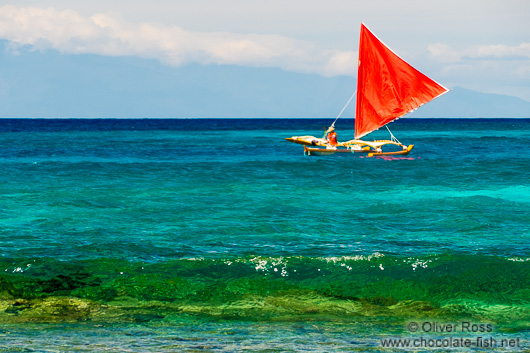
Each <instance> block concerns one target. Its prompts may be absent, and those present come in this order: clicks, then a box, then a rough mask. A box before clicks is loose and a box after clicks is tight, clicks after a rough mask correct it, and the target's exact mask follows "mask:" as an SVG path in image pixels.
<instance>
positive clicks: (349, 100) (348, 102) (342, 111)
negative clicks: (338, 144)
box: [331, 90, 357, 127]
mask: <svg viewBox="0 0 530 353" xmlns="http://www.w3.org/2000/svg"><path fill="white" fill-rule="evenodd" d="M355 93H357V90H355V92H353V94H352V95H351V97H350V99H348V101H347V102H346V105H345V106H344V108H342V110H341V111H340V113H339V115H337V118H336V119H335V121H334V122H333V124H331V126H333V127H335V123H336V122H337V120H339V118H340V116H341V115H342V113H344V111H345V110H346V108H347V107H348V105H349V104H350V102H351V100H352V99H353V97H354V96H355Z"/></svg>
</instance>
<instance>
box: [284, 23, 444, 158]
mask: <svg viewBox="0 0 530 353" xmlns="http://www.w3.org/2000/svg"><path fill="white" fill-rule="evenodd" d="M358 64H359V66H358V71H357V90H356V92H354V93H353V95H352V96H351V97H350V99H349V100H348V102H347V103H346V105H345V106H344V108H342V111H341V112H340V113H339V115H338V116H337V118H336V119H335V121H334V122H333V124H331V127H330V129H328V132H329V131H330V130H333V129H331V128H334V127H335V122H336V121H337V119H338V118H339V117H340V116H341V114H342V113H343V112H344V110H345V109H346V107H347V106H348V104H349V103H350V102H351V100H352V99H353V97H354V96H355V94H356V93H357V106H356V108H355V139H353V140H349V141H346V142H337V143H336V144H335V142H336V141H333V144H331V143H330V142H329V141H328V140H327V139H326V138H318V137H314V136H293V137H288V138H286V140H287V141H289V142H293V143H297V144H301V145H304V153H305V154H306V155H308V156H312V155H317V156H325V155H332V154H335V153H364V154H367V156H368V157H374V156H389V155H390V156H392V155H407V154H409V153H410V151H411V150H412V148H413V147H414V145H408V146H406V145H403V144H402V143H401V142H399V141H398V139H396V138H395V137H394V135H393V134H392V132H391V131H390V129H388V126H386V125H387V124H389V123H391V122H392V121H394V120H396V119H399V118H401V117H402V116H403V115H405V114H407V113H409V112H411V111H413V110H415V109H416V108H418V107H420V106H421V105H423V104H425V103H427V102H429V101H431V100H433V99H435V98H436V97H439V96H441V95H442V94H444V93H446V92H448V91H449V90H448V89H447V88H445V87H444V86H442V85H440V84H439V83H437V82H435V81H434V80H432V79H430V78H429V77H427V76H425V75H424V74H422V73H421V72H419V71H418V70H416V69H415V68H413V67H412V66H410V65H409V64H408V63H407V62H405V61H404V60H403V59H401V58H400V57H399V56H398V55H397V54H396V53H394V52H393V51H392V50H391V49H390V48H388V47H387V46H386V45H385V44H384V43H383V42H381V40H379V38H377V37H376V36H375V35H374V34H373V33H372V32H371V31H370V30H369V29H368V28H367V27H366V26H365V25H364V24H362V23H361V36H360V41H359V62H358ZM383 126H386V128H387V129H388V132H390V137H391V139H390V140H378V141H363V140H361V139H360V138H361V137H363V136H365V135H368V134H369V133H371V132H373V131H375V130H377V129H379V128H381V127H383ZM383 147H385V148H387V147H388V148H389V150H388V151H383Z"/></svg>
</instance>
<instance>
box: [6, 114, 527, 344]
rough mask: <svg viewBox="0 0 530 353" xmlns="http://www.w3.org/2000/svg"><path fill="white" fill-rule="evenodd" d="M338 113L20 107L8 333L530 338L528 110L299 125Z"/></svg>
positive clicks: (136, 339) (198, 340) (186, 339)
mask: <svg viewBox="0 0 530 353" xmlns="http://www.w3.org/2000/svg"><path fill="white" fill-rule="evenodd" d="M326 123H328V122H327V121H320V120H311V119H308V120H274V119H270V120H251V119H248V120H244V119H243V120H230V119H225V120H222V119H221V120H193V119H189V120H149V119H147V120H101V121H100V120H30V119H29V120H3V121H0V142H1V143H2V145H3V146H5V148H3V149H2V150H1V151H0V166H1V167H2V168H1V171H0V195H1V197H0V223H1V227H0V242H1V248H0V255H1V258H0V323H1V324H2V330H3V331H0V334H2V335H3V336H2V339H3V340H4V342H3V343H2V344H3V345H0V349H3V350H4V351H11V350H15V351H16V350H19V351H25V350H26V351H32V350H33V351H35V350H36V351H68V350H69V348H70V349H71V350H80V351H83V350H87V349H90V350H91V351H104V350H122V351H126V350H132V351H175V350H177V351H178V350H184V351H240V350H255V351H290V350H291V351H303V350H305V351H374V352H377V351H387V350H388V349H386V348H383V347H382V343H381V341H380V339H381V338H382V337H393V336H392V335H395V336H397V337H415V336H413V333H411V332H410V330H408V326H407V325H408V324H409V323H410V322H411V321H413V320H415V321H414V322H418V323H420V324H421V323H422V322H436V323H442V324H444V323H445V324H459V323H460V324H461V323H462V322H464V321H465V322H474V323H478V324H491V325H493V327H494V330H493V332H487V333H489V334H492V335H493V334H494V335H495V337H496V338H499V339H501V338H502V337H507V338H514V339H515V338H520V339H521V340H523V341H524V342H525V345H523V348H524V347H528V345H527V341H528V332H529V331H528V329H529V328H530V323H529V320H530V307H529V305H530V299H529V298H530V285H529V284H530V275H529V274H530V271H529V266H530V260H529V259H530V241H529V240H530V230H529V229H530V213H529V212H528V205H529V202H530V201H529V200H530V177H529V175H530V174H529V172H530V157H529V156H530V154H529V152H530V150H529V147H528V144H527V141H528V138H529V137H530V124H529V122H528V120H500V119H499V120H412V119H411V120H408V121H407V120H403V122H402V121H401V120H400V121H399V122H398V123H396V124H394V125H395V126H394V127H393V132H394V134H397V135H398V137H401V136H406V138H407V139H408V140H410V141H405V138H404V137H401V139H402V140H404V141H403V142H404V143H414V144H415V148H414V150H413V152H412V154H411V155H409V156H407V157H404V158H360V157H356V156H331V157H325V158H309V157H304V156H303V154H302V151H301V147H300V146H297V145H292V144H288V143H286V142H285V141H284V140H283V138H284V137H288V136H291V135H306V134H318V131H319V130H318V127H320V126H321V125H322V126H324V125H325V124H326ZM341 124H344V129H342V130H340V126H338V127H339V138H340V137H341V136H343V135H344V136H348V134H349V133H352V131H351V130H348V127H349V126H353V125H352V122H349V121H347V120H345V121H344V122H343V123H341ZM315 127H317V130H318V131H317V132H314V131H315ZM341 134H342V135H341ZM374 138H375V139H378V138H386V135H385V134H384V133H383V132H382V131H378V132H376V133H374ZM448 146H451V149H448ZM59 332H61V335H59V336H57V334H58V333H59ZM423 333H425V334H426V335H428V336H429V337H431V338H432V337H439V338H444V337H445V338H447V337H448V336H447V335H446V333H440V332H423ZM483 333H484V332H482V333H481V332H478V333H477V332H472V333H469V334H470V335H471V336H472V337H473V338H476V337H477V336H476V334H483ZM467 334H468V333H466V332H458V335H460V336H459V337H464V336H465V337H467V336H466V335H467ZM411 335H412V336H411ZM468 336H469V335H468ZM471 336H469V337H471ZM265 341H268V342H270V345H266V344H264V343H263V342H265ZM289 342H291V343H292V342H295V343H296V344H295V343H293V344H294V345H293V346H292V347H291V346H289ZM83 344H85V346H83ZM42 347H44V348H42ZM61 347H62V348H61ZM83 347H85V348H83ZM86 347H89V348H86ZM293 347H294V348H293ZM157 348H158V349H157ZM424 348H425V347H424ZM431 348H433V347H430V348H429V347H427V348H426V349H431ZM496 348H498V349H500V350H501V351H502V350H508V351H509V350H510V349H511V348H510V347H496ZM512 348H513V347H512ZM518 348H521V346H519V347H518ZM466 349H467V350H470V351H483V350H484V351H488V350H487V349H486V348H484V347H467V348H466ZM514 349H515V348H514ZM416 350H419V349H416ZM453 351H454V350H453Z"/></svg>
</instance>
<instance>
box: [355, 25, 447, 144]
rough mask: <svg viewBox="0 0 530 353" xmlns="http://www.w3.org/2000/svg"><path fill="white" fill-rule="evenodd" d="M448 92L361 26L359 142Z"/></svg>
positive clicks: (357, 134) (358, 94) (357, 112)
mask: <svg viewBox="0 0 530 353" xmlns="http://www.w3.org/2000/svg"><path fill="white" fill-rule="evenodd" d="M445 92H447V89H446V88H445V87H443V86H441V85H439V84H438V83H436V82H434V81H433V80H431V79H430V78H428V77H427V76H425V75H424V74H422V73H421V72H419V71H418V70H416V69H415V68H413V67H412V66H410V65H409V64H407V63H406V62H405V61H403V59H401V58H400V57H399V56H397V55H396V54H395V53H394V52H393V51H392V50H390V49H389V48H388V47H386V46H385V44H383V43H382V42H381V41H380V40H379V39H378V38H377V37H376V36H375V35H374V34H373V33H372V32H370V30H369V29H368V28H366V26H365V25H364V24H361V40H360V42H359V69H358V76H357V107H356V112H355V138H360V137H362V136H364V135H366V134H369V133H370V132H372V131H374V130H377V129H379V128H380V127H382V126H384V125H386V124H388V123H389V122H391V121H393V120H395V119H397V118H399V117H401V116H403V115H405V114H406V113H408V112H410V111H412V110H414V109H416V108H418V107H419V106H420V105H422V104H424V103H427V102H428V101H430V100H432V99H434V98H436V97H438V96H439V95H441V94H443V93H445Z"/></svg>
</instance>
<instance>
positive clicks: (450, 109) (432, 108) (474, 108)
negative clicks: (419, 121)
mask: <svg viewBox="0 0 530 353" xmlns="http://www.w3.org/2000/svg"><path fill="white" fill-rule="evenodd" d="M408 116H409V117H417V118H530V102H527V101H525V100H523V99H520V98H517V97H511V96H505V95H500V94H490V93H481V92H477V91H471V90H468V89H465V88H461V87H455V88H453V89H452V90H451V91H450V92H447V93H446V94H444V95H442V96H440V97H438V98H436V99H435V100H433V101H432V102H430V103H428V104H426V105H424V106H422V107H420V108H419V109H418V110H416V111H414V112H412V113H410V114H409V115H408Z"/></svg>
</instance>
